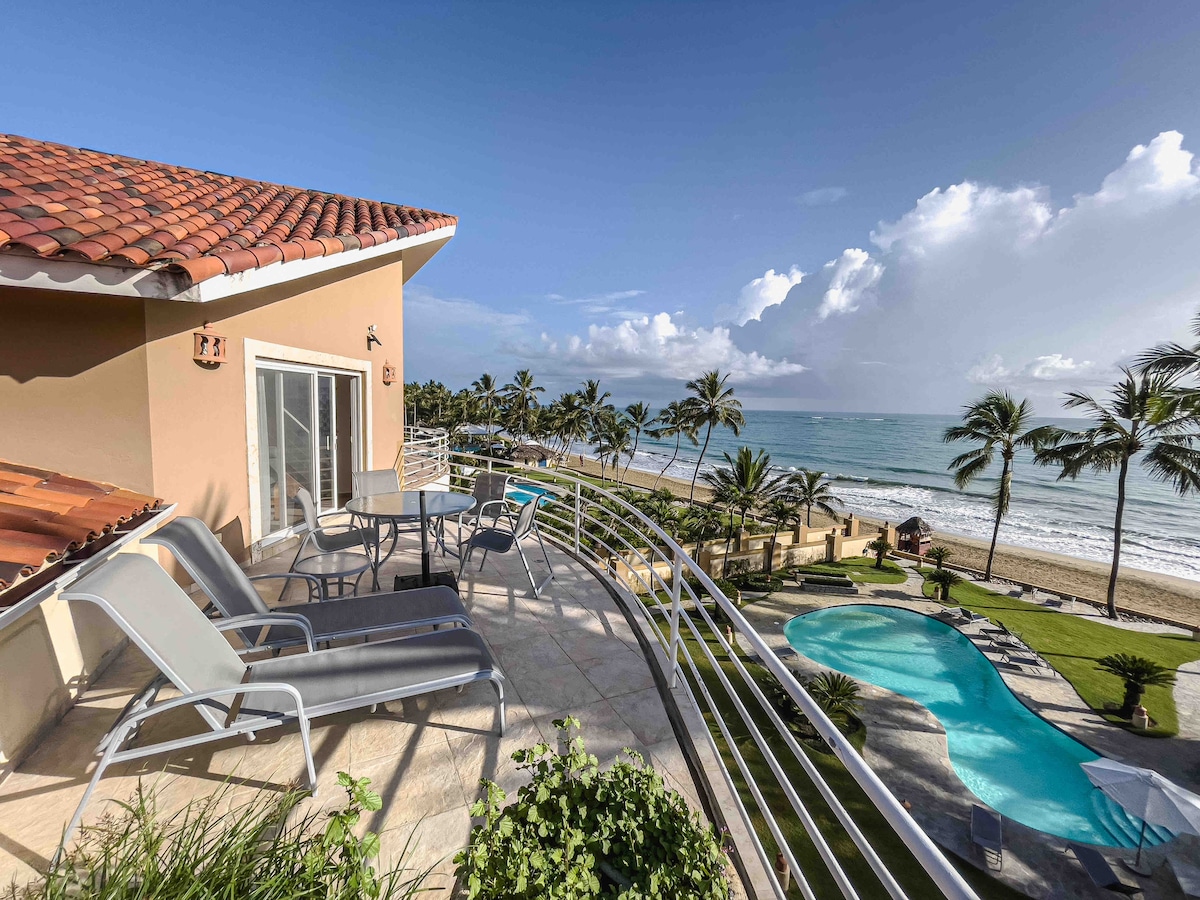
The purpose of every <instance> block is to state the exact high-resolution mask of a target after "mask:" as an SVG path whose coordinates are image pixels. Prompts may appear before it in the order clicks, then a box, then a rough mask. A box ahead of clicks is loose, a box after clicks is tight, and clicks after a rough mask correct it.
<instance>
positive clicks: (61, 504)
mask: <svg viewBox="0 0 1200 900" xmlns="http://www.w3.org/2000/svg"><path fill="white" fill-rule="evenodd" d="M161 505H162V502H161V501H160V500H158V499H156V498H154V497H147V496H146V495H145V494H137V493H134V492H133V491H125V490H121V489H120V488H116V487H113V486H112V485H111V484H101V483H99V482H95V481H85V480H83V479H81V478H71V477H69V476H66V475H60V474H58V473H57V472H50V471H47V470H46V469H35V468H33V467H31V466H22V465H18V464H16V463H10V462H5V461H4V460H0V607H3V606H7V605H9V603H10V602H12V601H11V600H10V599H9V597H8V596H7V593H8V592H7V588H10V587H12V586H13V585H14V583H16V582H18V581H20V580H21V579H26V578H28V577H29V576H31V575H34V574H35V573H37V572H38V571H40V570H42V569H43V568H44V567H46V566H47V565H51V564H54V563H56V562H61V561H63V560H64V559H71V558H75V557H79V556H86V555H87V553H88V552H89V550H90V549H91V547H90V545H91V544H92V543H93V542H95V541H96V540H97V539H99V538H102V537H103V536H105V535H107V534H109V533H110V532H112V531H113V529H115V528H116V527H117V526H118V525H121V524H123V523H125V522H128V521H130V520H132V519H135V518H137V517H138V516H140V515H142V514H143V513H145V512H147V511H150V510H155V509H158V508H159V507H160V506H161ZM14 599H15V598H14Z"/></svg>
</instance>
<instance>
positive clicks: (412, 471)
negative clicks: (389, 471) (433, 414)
mask: <svg viewBox="0 0 1200 900" xmlns="http://www.w3.org/2000/svg"><path fill="white" fill-rule="evenodd" d="M398 463H399V465H398V470H399V472H400V486H401V487H403V488H404V489H405V490H415V489H416V488H419V487H422V486H424V485H427V484H431V483H432V482H435V481H437V480H438V479H439V478H442V477H443V476H445V475H447V474H448V473H449V472H450V437H449V435H448V434H446V432H445V431H443V430H442V429H440V428H421V427H414V426H411V425H410V426H408V427H406V428H405V429H404V446H403V447H402V448H401V449H400V457H399V460H398Z"/></svg>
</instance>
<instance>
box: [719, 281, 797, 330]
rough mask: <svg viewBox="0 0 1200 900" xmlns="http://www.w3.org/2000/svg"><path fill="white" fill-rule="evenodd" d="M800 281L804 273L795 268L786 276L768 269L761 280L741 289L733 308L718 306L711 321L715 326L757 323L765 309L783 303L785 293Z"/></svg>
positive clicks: (732, 305) (725, 305)
mask: <svg viewBox="0 0 1200 900" xmlns="http://www.w3.org/2000/svg"><path fill="white" fill-rule="evenodd" d="M803 279H804V273H803V272H801V271H800V270H799V269H798V268H796V267H795V266H792V268H791V269H789V270H788V271H787V272H778V273H777V272H776V271H775V270H774V269H767V271H766V272H764V273H763V275H762V277H761V278H755V279H754V280H753V281H751V282H750V283H749V284H747V285H746V286H745V287H743V288H742V289H741V291H739V292H738V296H737V300H735V301H734V302H733V303H732V304H729V303H726V304H723V305H721V306H718V307H717V309H716V312H714V313H713V318H714V320H715V321H717V322H732V323H733V324H735V325H745V324H746V323H747V322H750V321H752V320H753V321H758V319H759V318H761V316H762V313H763V310H764V309H767V308H768V307H771V306H778V305H779V304H780V303H782V302H783V301H784V300H785V299H786V298H787V295H788V291H790V290H791V289H792V288H793V287H795V286H796V285H798V284H799V283H800V282H801V281H802V280H803Z"/></svg>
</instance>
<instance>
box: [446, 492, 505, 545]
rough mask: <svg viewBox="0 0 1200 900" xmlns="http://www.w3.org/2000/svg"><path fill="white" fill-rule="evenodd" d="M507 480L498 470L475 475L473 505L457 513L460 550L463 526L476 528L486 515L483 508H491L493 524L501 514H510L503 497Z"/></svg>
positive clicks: (472, 493)
mask: <svg viewBox="0 0 1200 900" xmlns="http://www.w3.org/2000/svg"><path fill="white" fill-rule="evenodd" d="M508 481H509V476H508V475H504V474H502V473H500V472H480V473H478V474H477V475H476V476H475V485H474V486H473V487H472V488H471V496H472V497H474V498H475V505H474V506H473V507H472V508H471V509H468V510H467V511H466V512H462V513H459V514H458V546H459V550H460V551H461V549H462V545H463V533H464V531H465V530H466V529H465V526H467V525H471V526H472V527H473V528H478V527H479V523H480V522H482V521H483V517H484V515H486V513H485V510H488V509H490V510H491V514H492V525H493V526H494V525H495V524H496V522H497V521H498V520H499V518H500V517H501V516H511V515H512V512H511V510H510V509H509V507H508V500H506V499H505V497H506V495H507V493H508Z"/></svg>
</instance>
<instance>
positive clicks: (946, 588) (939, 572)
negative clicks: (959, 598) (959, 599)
mask: <svg viewBox="0 0 1200 900" xmlns="http://www.w3.org/2000/svg"><path fill="white" fill-rule="evenodd" d="M929 580H930V581H932V582H933V583H934V584H936V585H937V586H938V588H939V589H940V591H941V598H942V602H943V603H949V602H950V589H951V588H953V587H954V586H955V585H958V584H962V576H961V575H959V574H958V573H957V572H951V571H950V570H949V569H943V568H940V567H939V568H937V569H934V570H933V571H932V572H930V573H929Z"/></svg>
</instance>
